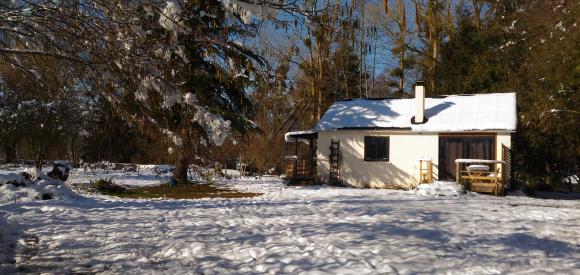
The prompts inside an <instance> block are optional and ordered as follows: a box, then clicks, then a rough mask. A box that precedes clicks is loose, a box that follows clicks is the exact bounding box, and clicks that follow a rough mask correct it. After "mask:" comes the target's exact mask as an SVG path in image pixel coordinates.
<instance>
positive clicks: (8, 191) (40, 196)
mask: <svg viewBox="0 0 580 275" xmlns="http://www.w3.org/2000/svg"><path fill="white" fill-rule="evenodd" d="M73 196H75V194H74V192H72V191H71V190H70V189H69V188H68V187H67V186H66V185H65V184H64V182H62V181H60V180H57V179H53V178H50V177H48V176H47V175H46V174H44V173H43V172H42V171H40V170H39V169H37V168H29V169H27V170H26V171H24V172H22V173H11V174H4V175H0V202H7V201H16V200H27V201H30V200H48V199H60V198H68V197H73Z"/></svg>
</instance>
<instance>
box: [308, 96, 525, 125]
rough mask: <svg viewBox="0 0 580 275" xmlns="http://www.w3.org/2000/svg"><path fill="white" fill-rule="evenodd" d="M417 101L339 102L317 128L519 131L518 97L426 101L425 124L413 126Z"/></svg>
mask: <svg viewBox="0 0 580 275" xmlns="http://www.w3.org/2000/svg"><path fill="white" fill-rule="evenodd" d="M414 115H415V99H414V98H410V99H382V100H368V99H354V100H346V101H337V102H335V103H334V104H332V106H330V108H329V109H328V111H327V112H326V113H325V114H324V116H323V117H322V119H321V120H320V122H318V124H317V125H316V127H315V128H314V129H315V130H317V131H326V130H336V129H345V128H394V129H408V130H411V131H418V132H431V131H433V132H450V131H478V130H506V131H514V130H515V129H516V94H515V93H495V94H476V95H450V96H446V97H443V98H425V117H426V118H427V122H425V123H424V124H412V123H411V118H412V117H413V116H414Z"/></svg>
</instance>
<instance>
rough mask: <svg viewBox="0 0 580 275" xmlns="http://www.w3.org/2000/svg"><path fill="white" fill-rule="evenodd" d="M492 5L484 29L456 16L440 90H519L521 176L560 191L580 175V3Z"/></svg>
mask: <svg viewBox="0 0 580 275" xmlns="http://www.w3.org/2000/svg"><path fill="white" fill-rule="evenodd" d="M487 8H488V9H489V11H488V14H487V18H486V19H485V20H484V24H483V26H481V27H479V26H478V25H477V24H475V20H473V17H472V15H471V14H470V13H469V12H464V11H462V12H459V13H458V20H457V28H456V30H455V32H453V33H451V34H450V36H449V39H448V40H447V41H445V43H443V44H442V49H441V55H440V57H441V60H440V61H439V65H438V67H437V71H436V74H437V80H438V82H439V85H438V89H439V91H438V93H446V94H452V93H482V92H483V93H485V92H504V91H515V92H516V93H517V104H518V106H517V107H518V128H517V132H516V133H515V134H514V136H513V147H514V166H515V167H514V170H515V176H516V180H517V181H518V182H519V183H521V184H526V185H528V186H531V187H534V186H541V185H545V184H547V185H552V186H555V187H557V189H562V188H561V183H562V182H563V181H565V180H566V179H567V178H568V177H569V176H571V175H574V174H575V175H578V174H579V173H580V167H579V166H580V121H579V119H580V112H579V111H580V110H579V109H578V106H580V97H579V96H578V94H579V93H580V65H579V64H580V31H579V29H578V26H577V18H578V17H579V16H580V4H579V3H577V2H574V3H571V2H568V3H564V4H557V3H551V2H548V1H545V2H542V1H529V2H525V3H517V5H516V2H515V1H499V2H495V1H493V2H490V3H489V4H488V5H487ZM575 24H576V25H575ZM558 186H560V187H558Z"/></svg>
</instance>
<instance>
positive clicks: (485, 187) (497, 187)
mask: <svg viewBox="0 0 580 275" xmlns="http://www.w3.org/2000/svg"><path fill="white" fill-rule="evenodd" d="M455 163H456V169H457V170H456V171H457V173H456V174H457V179H456V182H457V183H460V184H463V185H465V186H466V188H467V189H469V190H470V191H472V192H478V193H491V194H493V195H495V196H498V195H503V189H504V188H503V184H502V182H501V178H500V167H497V166H498V165H501V164H504V163H505V162H504V161H501V160H483V159H457V160H455ZM490 166H493V167H494V168H493V169H491V172H490ZM462 167H465V169H462Z"/></svg>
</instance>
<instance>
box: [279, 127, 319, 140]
mask: <svg viewBox="0 0 580 275" xmlns="http://www.w3.org/2000/svg"><path fill="white" fill-rule="evenodd" d="M312 139H318V132H317V131H315V130H305V131H294V132H288V133H286V134H285V135H284V140H285V141H286V142H296V141H303V142H309V141H310V140H312Z"/></svg>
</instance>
